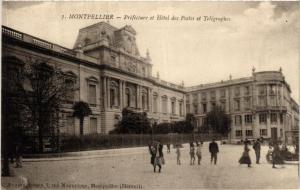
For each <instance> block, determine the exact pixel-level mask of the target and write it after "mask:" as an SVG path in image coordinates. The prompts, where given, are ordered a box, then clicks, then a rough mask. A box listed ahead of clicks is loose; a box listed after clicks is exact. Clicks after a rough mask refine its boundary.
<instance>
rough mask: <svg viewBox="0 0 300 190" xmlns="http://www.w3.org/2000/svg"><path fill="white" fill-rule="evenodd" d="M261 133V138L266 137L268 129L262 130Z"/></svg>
mask: <svg viewBox="0 0 300 190" xmlns="http://www.w3.org/2000/svg"><path fill="white" fill-rule="evenodd" d="M259 133H260V136H266V135H267V134H268V133H267V129H260V130H259Z"/></svg>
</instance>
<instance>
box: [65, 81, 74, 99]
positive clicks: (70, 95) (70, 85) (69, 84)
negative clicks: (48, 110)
mask: <svg viewBox="0 0 300 190" xmlns="http://www.w3.org/2000/svg"><path fill="white" fill-rule="evenodd" d="M74 83H75V82H74V80H72V79H66V80H65V84H66V90H67V92H66V101H68V102H74V86H75V84H74Z"/></svg>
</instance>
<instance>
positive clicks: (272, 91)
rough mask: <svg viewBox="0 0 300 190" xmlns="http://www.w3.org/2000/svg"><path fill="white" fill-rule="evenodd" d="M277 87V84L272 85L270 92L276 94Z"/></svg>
mask: <svg viewBox="0 0 300 190" xmlns="http://www.w3.org/2000/svg"><path fill="white" fill-rule="evenodd" d="M275 87H276V85H270V94H271V95H275V93H276V89H275Z"/></svg>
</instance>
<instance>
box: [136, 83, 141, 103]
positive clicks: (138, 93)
mask: <svg viewBox="0 0 300 190" xmlns="http://www.w3.org/2000/svg"><path fill="white" fill-rule="evenodd" d="M140 91H141V86H140V85H137V87H136V107H137V108H141V99H140Z"/></svg>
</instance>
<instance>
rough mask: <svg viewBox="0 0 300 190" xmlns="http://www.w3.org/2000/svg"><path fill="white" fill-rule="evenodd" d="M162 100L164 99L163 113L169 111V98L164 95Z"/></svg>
mask: <svg viewBox="0 0 300 190" xmlns="http://www.w3.org/2000/svg"><path fill="white" fill-rule="evenodd" d="M161 101H162V104H161V105H162V112H163V113H165V114H166V113H167V112H168V107H167V106H168V98H167V96H163V97H162V98H161Z"/></svg>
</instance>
